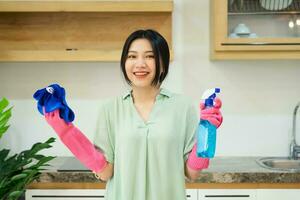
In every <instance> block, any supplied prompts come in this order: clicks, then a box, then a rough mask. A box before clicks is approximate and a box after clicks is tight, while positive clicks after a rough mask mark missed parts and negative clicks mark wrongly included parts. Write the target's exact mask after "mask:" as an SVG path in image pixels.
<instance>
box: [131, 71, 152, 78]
mask: <svg viewBox="0 0 300 200" xmlns="http://www.w3.org/2000/svg"><path fill="white" fill-rule="evenodd" d="M133 74H134V75H135V76H137V77H145V76H147V75H148V74H149V72H133Z"/></svg>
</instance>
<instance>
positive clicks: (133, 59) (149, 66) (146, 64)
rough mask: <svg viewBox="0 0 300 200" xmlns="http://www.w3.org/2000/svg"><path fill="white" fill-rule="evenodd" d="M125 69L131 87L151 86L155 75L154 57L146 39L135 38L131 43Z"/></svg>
mask: <svg viewBox="0 0 300 200" xmlns="http://www.w3.org/2000/svg"><path fill="white" fill-rule="evenodd" d="M125 70H126V74H127V77H128V78H129V80H130V81H131V83H132V87H140V88H142V87H149V86H151V83H152V81H153V79H154V77H155V58H154V53H153V50H152V47H151V44H150V42H149V41H148V40H147V39H136V40H134V41H133V42H132V43H131V45H130V48H129V51H128V56H127V59H126V62H125Z"/></svg>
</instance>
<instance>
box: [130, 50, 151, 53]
mask: <svg viewBox="0 0 300 200" xmlns="http://www.w3.org/2000/svg"><path fill="white" fill-rule="evenodd" d="M128 53H138V52H137V51H132V50H131V51H128ZM144 53H153V51H152V50H151V51H145V52H144Z"/></svg>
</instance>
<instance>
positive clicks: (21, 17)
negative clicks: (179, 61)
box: [0, 0, 173, 62]
mask: <svg viewBox="0 0 300 200" xmlns="http://www.w3.org/2000/svg"><path fill="white" fill-rule="evenodd" d="M172 11H173V1H172V0H118V1H117V0H86V1H84V0H73V1H71V0H62V1H54V0H53V1H51V0H50V1H43V0H40V1H37V0H32V1H15V0H12V1H0V61H2V62H3V61H106V62H109V61H119V60H120V57H121V50H122V47H123V44H124V42H125V39H126V38H127V37H128V35H129V34H130V33H131V32H133V31H134V30H137V29H149V28H151V29H155V30H157V31H159V32H160V33H161V34H162V35H163V36H164V37H165V38H166V39H167V41H168V43H169V45H170V49H171V50H172ZM171 55H172V51H171Z"/></svg>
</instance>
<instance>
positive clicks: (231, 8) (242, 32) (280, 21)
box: [227, 0, 300, 38]
mask: <svg viewBox="0 0 300 200" xmlns="http://www.w3.org/2000/svg"><path fill="white" fill-rule="evenodd" d="M227 9H228V14H227V15H228V29H227V31H228V33H227V35H228V37H229V38H299V37H300V14H299V13H300V0H228V8H227Z"/></svg>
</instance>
